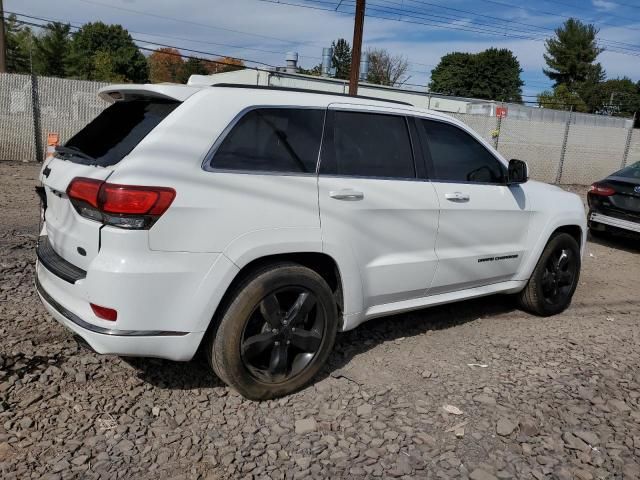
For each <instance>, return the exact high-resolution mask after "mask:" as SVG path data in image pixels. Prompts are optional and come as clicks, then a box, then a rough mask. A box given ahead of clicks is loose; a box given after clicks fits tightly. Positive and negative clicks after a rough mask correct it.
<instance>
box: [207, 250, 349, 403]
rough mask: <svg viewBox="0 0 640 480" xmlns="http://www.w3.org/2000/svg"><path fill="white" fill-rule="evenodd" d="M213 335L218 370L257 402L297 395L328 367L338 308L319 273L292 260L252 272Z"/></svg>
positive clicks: (209, 351) (236, 290)
mask: <svg viewBox="0 0 640 480" xmlns="http://www.w3.org/2000/svg"><path fill="white" fill-rule="evenodd" d="M214 320H215V323H214V325H213V328H212V330H211V331H210V332H209V337H208V343H209V345H208V348H207V354H208V357H209V363H210V364H211V367H212V369H213V371H214V372H215V373H216V375H218V377H220V379H221V380H222V381H224V382H225V383H226V384H227V385H229V386H231V387H233V388H235V389H236V390H237V391H238V392H240V393H241V394H242V395H243V396H245V397H246V398H249V399H251V400H266V399H270V398H276V397H281V396H283V395H287V394H289V393H293V392H295V391H297V390H299V389H301V388H302V387H304V386H305V385H306V384H308V383H309V382H310V381H311V380H312V379H313V378H314V377H315V376H316V375H317V374H318V372H319V371H320V369H321V368H322V367H323V365H324V364H325V363H326V361H327V359H328V358H329V355H330V353H331V350H332V349H333V344H334V343H335V338H336V333H337V331H338V321H339V316H338V307H337V304H336V299H335V298H334V296H333V292H332V291H331V289H330V288H329V285H328V284H327V282H326V281H325V279H324V278H322V277H321V276H320V275H319V274H318V273H317V272H315V271H314V270H311V269H310V268H307V267H304V266H302V265H298V264H295V263H291V262H279V263H274V264H271V265H266V266H263V267H261V268H260V269H258V270H255V271H254V272H253V273H251V274H247V275H246V276H245V277H244V280H243V281H241V282H240V283H239V284H238V285H237V286H236V287H235V288H234V290H233V291H231V292H229V295H228V299H227V301H226V305H224V306H223V307H222V310H221V312H220V314H219V316H218V317H217V318H216V319H214Z"/></svg>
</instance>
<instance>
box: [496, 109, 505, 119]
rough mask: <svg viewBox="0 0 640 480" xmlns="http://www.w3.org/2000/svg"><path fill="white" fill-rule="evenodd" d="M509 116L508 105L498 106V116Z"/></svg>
mask: <svg viewBox="0 0 640 480" xmlns="http://www.w3.org/2000/svg"><path fill="white" fill-rule="evenodd" d="M506 116H507V107H496V117H499V118H505V117H506Z"/></svg>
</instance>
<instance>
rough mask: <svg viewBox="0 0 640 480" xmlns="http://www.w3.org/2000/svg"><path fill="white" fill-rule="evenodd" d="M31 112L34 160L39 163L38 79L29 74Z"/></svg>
mask: <svg viewBox="0 0 640 480" xmlns="http://www.w3.org/2000/svg"><path fill="white" fill-rule="evenodd" d="M31 112H32V115H33V136H34V145H35V147H36V154H35V157H36V158H35V160H36V162H41V161H42V158H43V155H44V150H43V149H42V127H41V122H40V95H39V90H38V77H37V75H34V74H33V73H32V74H31Z"/></svg>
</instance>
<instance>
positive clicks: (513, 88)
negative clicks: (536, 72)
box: [429, 48, 524, 102]
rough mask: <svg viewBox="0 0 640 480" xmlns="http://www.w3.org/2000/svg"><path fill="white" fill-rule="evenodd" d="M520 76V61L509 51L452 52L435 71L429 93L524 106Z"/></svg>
mask: <svg viewBox="0 0 640 480" xmlns="http://www.w3.org/2000/svg"><path fill="white" fill-rule="evenodd" d="M521 73H522V69H521V68H520V63H519V62H518V59H517V58H516V57H515V56H514V55H513V52H511V50H508V49H504V48H503V49H497V48H490V49H488V50H485V51H484V52H480V53H476V54H473V53H461V52H453V53H449V54H447V55H445V56H444V57H442V58H441V59H440V63H439V64H438V65H437V66H436V68H434V69H433V70H432V72H431V83H430V84H429V89H430V90H431V91H433V92H437V93H444V94H447V95H456V96H462V97H474V98H485V99H487V100H501V101H505V102H521V101H522V85H523V84H524V82H522V80H521V79H520V74H521Z"/></svg>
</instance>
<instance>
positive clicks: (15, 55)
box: [5, 14, 34, 73]
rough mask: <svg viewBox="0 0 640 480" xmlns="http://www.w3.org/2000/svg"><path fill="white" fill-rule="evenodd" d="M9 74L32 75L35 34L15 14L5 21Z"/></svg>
mask: <svg viewBox="0 0 640 480" xmlns="http://www.w3.org/2000/svg"><path fill="white" fill-rule="evenodd" d="M5 41H6V55H7V72H9V73H30V72H31V59H32V53H33V47H34V40H33V33H32V32H31V29H30V28H29V27H26V26H24V25H22V24H21V23H20V22H19V21H18V19H17V18H16V16H15V15H14V14H11V15H9V17H8V18H7V19H6V21H5Z"/></svg>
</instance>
